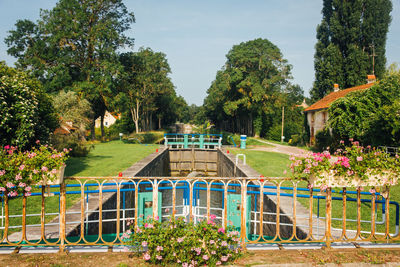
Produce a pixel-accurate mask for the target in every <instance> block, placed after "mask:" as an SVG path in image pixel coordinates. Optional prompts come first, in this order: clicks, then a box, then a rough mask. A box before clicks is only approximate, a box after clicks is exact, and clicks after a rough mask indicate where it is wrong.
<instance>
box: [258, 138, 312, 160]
mask: <svg viewBox="0 0 400 267" xmlns="http://www.w3.org/2000/svg"><path fill="white" fill-rule="evenodd" d="M257 141H259V142H261V143H264V144H268V145H271V146H272V147H263V146H256V147H254V148H251V150H258V151H268V152H278V153H283V154H288V155H295V156H301V155H304V154H307V153H309V151H307V150H304V149H301V148H298V147H295V146H286V145H280V144H275V143H271V142H268V141H264V140H261V139H257Z"/></svg>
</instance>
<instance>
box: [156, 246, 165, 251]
mask: <svg viewBox="0 0 400 267" xmlns="http://www.w3.org/2000/svg"><path fill="white" fill-rule="evenodd" d="M156 250H157V251H161V250H164V248H163V247H162V246H157V248H156Z"/></svg>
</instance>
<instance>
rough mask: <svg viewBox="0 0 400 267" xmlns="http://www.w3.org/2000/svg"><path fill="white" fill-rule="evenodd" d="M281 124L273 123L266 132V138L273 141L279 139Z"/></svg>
mask: <svg viewBox="0 0 400 267" xmlns="http://www.w3.org/2000/svg"><path fill="white" fill-rule="evenodd" d="M281 134H282V126H281V125H274V126H273V127H271V128H270V129H269V131H268V133H267V138H268V139H270V140H274V141H281Z"/></svg>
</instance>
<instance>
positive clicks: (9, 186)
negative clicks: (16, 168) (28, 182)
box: [6, 182, 14, 188]
mask: <svg viewBox="0 0 400 267" xmlns="http://www.w3.org/2000/svg"><path fill="white" fill-rule="evenodd" d="M6 186H7V187H8V188H12V187H14V184H13V183H11V182H8V183H7V184H6Z"/></svg>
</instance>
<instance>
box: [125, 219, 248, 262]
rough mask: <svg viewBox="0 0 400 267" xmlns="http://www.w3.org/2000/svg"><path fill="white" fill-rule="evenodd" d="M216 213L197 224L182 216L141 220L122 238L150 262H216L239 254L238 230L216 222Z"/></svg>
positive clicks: (236, 256) (233, 258)
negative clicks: (161, 219) (161, 220)
mask: <svg viewBox="0 0 400 267" xmlns="http://www.w3.org/2000/svg"><path fill="white" fill-rule="evenodd" d="M214 220H215V216H214V215H211V216H210V218H209V219H208V220H202V221H201V222H200V223H198V224H196V225H195V224H193V223H186V222H185V220H184V219H182V218H178V219H170V220H169V221H165V222H162V223H161V222H159V221H158V220H153V219H147V220H144V222H143V225H142V226H141V227H137V228H136V229H134V227H131V229H130V230H128V232H126V233H124V235H123V239H124V241H126V243H127V244H130V245H132V247H133V248H134V251H135V252H136V253H141V252H143V258H144V259H145V260H146V261H147V262H150V263H153V264H161V265H165V264H169V263H177V264H179V265H182V266H186V267H188V266H199V265H207V266H216V265H222V264H224V263H227V262H229V261H232V260H235V259H237V258H238V257H239V256H240V255H241V250H240V248H239V245H240V238H239V232H238V231H234V230H233V228H230V227H228V228H227V229H224V228H223V227H221V226H219V225H217V224H216V223H215V222H214Z"/></svg>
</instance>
